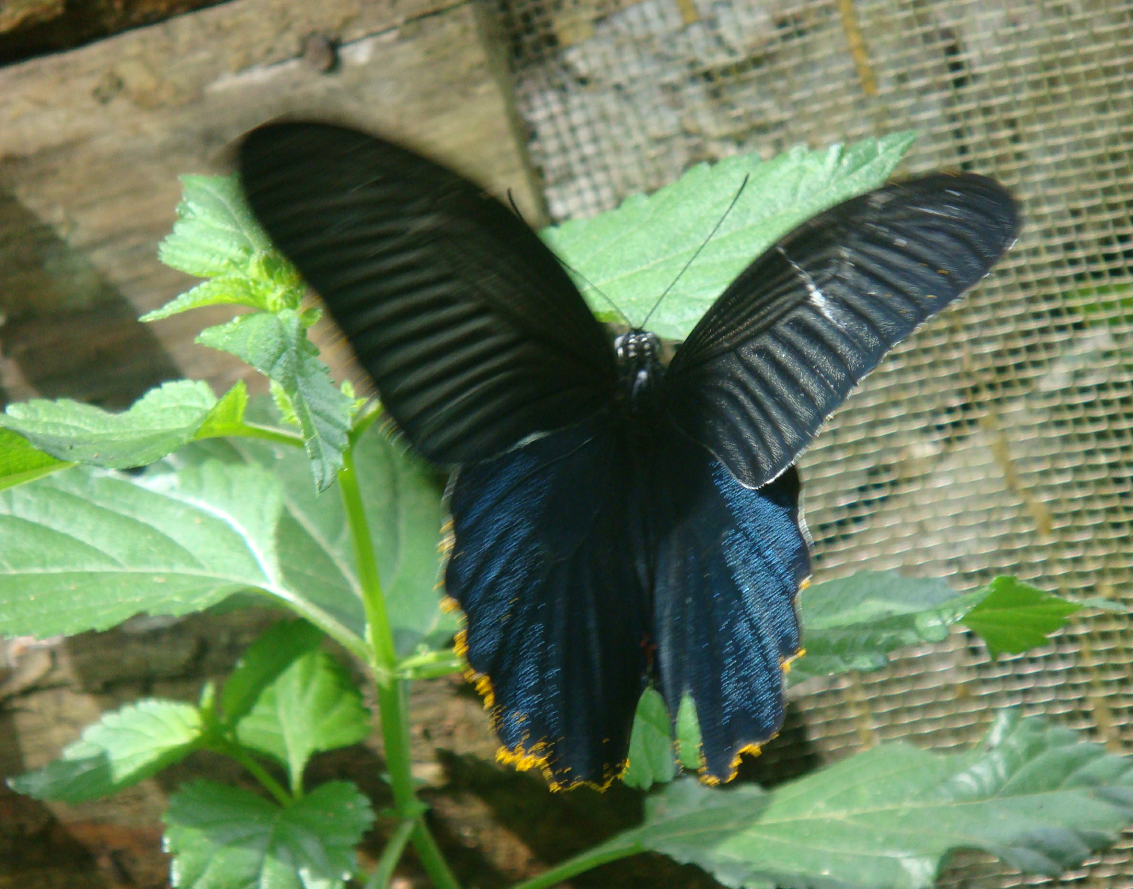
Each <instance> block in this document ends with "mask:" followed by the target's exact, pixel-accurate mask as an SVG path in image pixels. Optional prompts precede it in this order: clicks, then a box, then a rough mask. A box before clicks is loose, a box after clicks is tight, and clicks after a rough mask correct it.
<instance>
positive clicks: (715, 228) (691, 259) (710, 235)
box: [641, 175, 749, 327]
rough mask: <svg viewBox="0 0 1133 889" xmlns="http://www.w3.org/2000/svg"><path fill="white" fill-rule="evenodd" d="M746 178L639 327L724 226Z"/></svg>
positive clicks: (645, 322) (651, 315) (646, 320)
mask: <svg viewBox="0 0 1133 889" xmlns="http://www.w3.org/2000/svg"><path fill="white" fill-rule="evenodd" d="M748 178H749V177H748V176H747V175H745V176H744V181H743V182H741V183H740V187H739V188H737V189H736V195H735V197H733V198H732V203H730V204H728V209H727V210H725V211H724V213H723V215H722V216H721V217H720V219H719V220H717V222H716V225H715V226H713V228H712V231H710V232H709V233H708V237H707V238H705V239H704V240H703V241H702V242H701V244H700V246H699V247H697V248H696V252H695V253H694V254H692V256H691V257H689V260H688V262H686V263H685V264H684V268H682V269H681V270H680V271H679V272H678V273H677V276H676V277H675V278H673V281H672V283H671V284H670V285H669V286H668V287H666V288H665V292H664V293H662V294H661V295H660V296H659V297H657V302H655V303H653V308H651V309H650V310H649V314H648V315H646V316H645V319H644V320H643V321H642V322H641V327H645V325H646V324H648V323H649V319H650V318H652V317H653V313H654V312H656V311H657V307H658V306H659V305H661V300H663V299H664V298H665V297H666V296H668V295H669V291H670V290H672V289H673V288H674V287H676V286H677V282H678V281H679V280H680V279H681V276H682V275H684V273H685V272H687V271H688V268H689V266H690V265H692V264H693V263H694V262H696V257H698V256H700V251H701V250H703V249H704V248H705V247H707V246H708V242H709V241H711V240H712V238H713V237H714V236H715V235H716V232H718V231H719V230H720V226H722V225H723V224H724V220H725V219H727V218H728V214H729V213H731V212H732V208H734V207H735V206H736V201H738V200H739V199H740V195H741V194H743V193H744V189H745V188H746V187H747V180H748Z"/></svg>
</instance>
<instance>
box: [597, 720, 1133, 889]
mask: <svg viewBox="0 0 1133 889" xmlns="http://www.w3.org/2000/svg"><path fill="white" fill-rule="evenodd" d="M1130 821H1133V759H1130V758H1129V757H1122V756H1114V755H1112V754H1109V753H1107V752H1106V750H1105V748H1104V747H1102V746H1100V745H1097V744H1087V743H1082V742H1081V741H1080V740H1079V737H1078V735H1077V734H1076V733H1075V732H1072V731H1070V730H1068V729H1063V728H1056V727H1051V726H1049V725H1047V724H1045V723H1043V722H1042V721H1041V720H1036V719H1022V718H1020V716H1019V714H1018V713H1017V712H1015V711H1007V712H1001V713H1000V714H998V716H997V717H996V720H995V723H994V724H993V726H992V728H991V730H990V732H989V733H988V737H987V740H986V741H985V743H984V744H983V745H981V746H980V747H979V748H978V749H976V750H973V751H971V752H968V753H961V754H940V753H933V752H930V751H926V750H920V749H918V748H916V747H913V746H911V745H908V744H904V743H896V744H883V745H881V746H879V747H876V748H874V749H872V750H867V751H865V752H864V753H860V754H858V755H856V756H851V757H849V758H847V759H845V760H843V761H842V762H840V763H837V764H836V765H833V766H830V767H828V768H825V769H822V770H820V771H818V772H815V773H813V774H811V775H808V776H806V777H805V778H802V779H799V780H797V781H792V782H789V783H787V784H783V785H781V786H779V787H777V788H776V789H775V790H773V791H769V792H766V793H765V792H763V791H760V790H759V789H758V788H754V787H750V786H747V787H739V788H737V789H735V790H724V791H719V790H713V789H709V788H705V787H702V786H700V785H697V784H696V783H695V782H694V781H692V780H691V779H684V780H682V781H680V782H677V783H676V784H673V785H670V786H669V787H667V788H666V789H665V790H664V791H663V792H662V793H661V794H660V795H658V796H657V797H655V798H654V802H653V803H652V804H651V805H650V807H649V809H648V811H647V814H646V821H645V824H644V825H643V826H642V827H641V828H638V829H637V830H634V831H630V832H628V833H627V834H623V835H622V836H620V837H615V838H614V839H613V840H611V841H609V843H607V844H605V845H604V846H602V847H600V848H599V849H598V850H595V854H600V853H601V852H602V851H604V850H609V849H616V848H623V849H651V850H653V851H656V852H662V853H664V854H666V855H669V856H671V857H673V858H675V859H677V860H678V861H682V862H689V863H692V864H697V865H699V866H700V867H702V868H704V869H705V870H707V871H709V872H710V873H712V874H713V875H714V876H715V877H716V878H717V879H718V880H720V881H721V882H723V883H724V884H725V885H727V886H741V885H743V886H774V885H778V886H782V887H814V889H857V887H862V889H929V887H931V886H932V885H933V883H934V881H935V879H936V876H937V874H938V873H939V872H940V869H941V866H942V864H943V862H944V860H945V859H946V857H947V855H948V854H949V853H950V852H951V851H953V850H955V849H961V848H974V849H983V850H986V851H988V852H991V853H993V854H995V855H997V856H999V857H1001V858H1003V859H1004V860H1005V861H1006V862H1007V863H1008V864H1010V865H1012V866H1014V867H1018V868H1021V869H1025V870H1026V871H1027V872H1030V873H1040V874H1046V875H1053V874H1056V873H1058V872H1059V871H1061V870H1064V869H1066V868H1070V867H1076V866H1077V865H1079V864H1080V863H1081V862H1082V861H1083V860H1084V859H1085V858H1086V857H1088V856H1089V855H1090V854H1091V853H1092V852H1094V851H1097V850H1099V849H1103V848H1105V847H1106V846H1108V845H1110V844H1111V843H1113V842H1114V841H1115V840H1116V839H1117V837H1118V836H1119V834H1120V832H1121V830H1122V829H1123V828H1124V827H1125V826H1126V825H1128V824H1129V823H1130Z"/></svg>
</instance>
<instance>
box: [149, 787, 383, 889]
mask: <svg viewBox="0 0 1133 889" xmlns="http://www.w3.org/2000/svg"><path fill="white" fill-rule="evenodd" d="M163 820H164V821H165V824H166V831H165V845H166V849H167V850H168V851H169V852H170V853H172V855H173V856H174V858H173V865H172V868H171V878H172V883H173V885H174V886H176V887H178V889H229V887H231V889H249V887H262V889H268V887H270V889H339V887H342V886H343V884H344V881H345V880H347V879H348V878H350V877H351V876H353V874H354V873H355V870H356V868H357V861H356V859H355V853H354V847H355V846H356V845H357V844H358V843H359V842H360V841H361V839H362V835H363V834H364V833H365V832H366V830H367V829H368V828H369V827H370V825H371V824H372V823H373V821H374V814H373V811H372V810H371V808H370V803H369V801H368V800H367V799H366V797H364V796H363V795H362V794H361V793H360V792H359V790H358V788H357V787H355V786H354V785H353V784H350V783H347V782H344V781H334V782H331V783H329V784H323V785H321V786H320V787H318V788H316V789H315V790H313V791H312V792H311V793H309V794H307V795H306V796H304V797H302V798H301V799H298V800H296V801H295V802H294V803H292V804H291V805H290V806H288V807H287V808H281V807H280V806H278V805H277V804H276V803H274V802H271V801H269V800H266V799H264V798H262V797H259V796H256V795H255V794H253V793H250V792H249V791H247V790H241V789H239V788H236V787H226V786H224V785H222V784H214V783H212V782H209V781H195V782H193V783H192V784H190V785H188V786H187V787H184V788H182V789H181V790H179V791H178V792H177V793H175V794H174V795H173V796H172V797H170V799H169V809H168V810H167V811H166V813H165V816H164V819H163Z"/></svg>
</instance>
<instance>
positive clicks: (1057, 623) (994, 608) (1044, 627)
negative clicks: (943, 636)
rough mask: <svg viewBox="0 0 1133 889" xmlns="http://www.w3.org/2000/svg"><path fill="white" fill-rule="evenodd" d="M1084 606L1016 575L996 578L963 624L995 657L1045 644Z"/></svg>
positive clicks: (965, 617) (966, 616)
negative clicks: (1055, 594) (981, 640)
mask: <svg viewBox="0 0 1133 889" xmlns="http://www.w3.org/2000/svg"><path fill="white" fill-rule="evenodd" d="M1081 607H1082V606H1081V605H1079V604H1077V603H1076V602H1068V601H1067V600H1065V599H1060V598H1059V597H1058V596H1052V595H1050V594H1048V593H1044V592H1043V591H1042V590H1040V589H1036V588H1035V587H1033V586H1030V585H1029V584H1025V583H1023V582H1022V581H1019V580H1016V579H1015V578H1014V577H997V578H995V580H993V581H992V582H991V583H989V584H988V585H987V595H986V597H984V598H983V601H981V602H980V603H979V604H978V605H976V607H975V608H973V609H972V610H971V611H969V612H968V613H967V614H966V615H965V616H964V625H965V626H967V628H968V629H969V630H971V631H972V632H973V633H975V634H976V635H977V636H979V637H980V638H981V639H983V640H984V642H985V643H986V644H987V650H988V651H989V652H990V653H991V656H992V657H993V658H996V657H999V655H1001V654H1005V653H1006V654H1019V653H1021V652H1024V651H1027V650H1029V649H1031V648H1037V647H1039V646H1041V645H1045V644H1046V643H1047V642H1048V641H1049V638H1048V637H1049V636H1050V634H1051V633H1054V632H1056V631H1057V630H1060V629H1062V628H1063V627H1064V626H1066V618H1068V617H1069V616H1070V615H1071V614H1073V613H1074V612H1076V611H1078V610H1079V609H1080V608H1081Z"/></svg>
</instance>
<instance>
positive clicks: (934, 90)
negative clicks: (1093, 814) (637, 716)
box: [502, 0, 1133, 887]
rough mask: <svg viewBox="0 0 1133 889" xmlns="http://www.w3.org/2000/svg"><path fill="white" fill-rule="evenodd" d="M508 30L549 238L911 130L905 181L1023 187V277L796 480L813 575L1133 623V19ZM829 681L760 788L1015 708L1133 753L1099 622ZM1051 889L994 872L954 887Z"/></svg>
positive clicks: (653, 0) (1123, 848) (697, 19)
mask: <svg viewBox="0 0 1133 889" xmlns="http://www.w3.org/2000/svg"><path fill="white" fill-rule="evenodd" d="M502 15H503V19H504V22H505V26H506V28H507V32H508V34H509V36H510V39H511V51H512V58H513V63H514V73H515V78H516V80H515V86H516V94H517V101H518V104H519V110H520V113H521V115H522V116H523V117H524V119H525V120H526V122H527V124H528V126H529V131H530V134H531V137H532V138H531V143H530V151H531V156H532V159H533V161H534V162H535V164H536V165H537V167H538V168H539V169H540V170H541V173H542V176H543V181H544V185H545V193H546V197H547V202H548V207H549V210H550V212H551V215H552V216H553V217H554V218H555V219H556V220H560V219H564V218H568V217H578V216H586V215H593V214H595V213H598V212H600V211H602V210H605V209H609V208H611V207H614V206H616V205H617V204H618V203H619V202H620V201H621V200H622V199H623V198H625V197H627V196H629V195H630V194H633V193H635V192H639V191H650V190H653V189H656V188H658V187H660V186H662V185H664V184H666V183H668V182H670V181H672V180H673V179H675V178H677V177H678V176H679V175H680V173H681V172H682V171H684V170H685V169H687V168H688V167H689V166H691V165H692V164H694V163H696V162H699V161H704V160H708V161H711V160H715V159H718V158H721V157H724V156H727V155H730V154H735V153H738V152H744V151H752V150H756V151H759V152H760V153H761V154H762V155H764V156H766V157H769V156H771V155H772V154H775V153H777V152H779V151H781V150H783V149H785V148H787V147H789V146H791V145H795V144H799V143H805V144H808V145H810V146H812V147H820V146H824V145H826V144H829V143H831V142H834V141H849V140H854V139H858V138H861V137H864V136H870V135H882V134H884V133H888V132H892V131H895V130H902V129H915V130H917V131H919V133H920V138H919V139H918V141H917V142H916V143H915V145H914V148H913V151H912V152H911V154H910V156H909V158H908V160H907V161H906V166H905V171H906V172H916V171H921V170H928V169H932V168H937V167H949V168H954V169H955V168H961V169H970V170H974V171H978V172H982V173H987V174H990V175H993V176H995V177H997V178H998V179H1000V180H1001V181H1003V182H1004V183H1005V184H1007V185H1008V186H1009V187H1011V188H1012V189H1013V190H1014V191H1015V192H1016V194H1017V195H1018V196H1019V197H1020V198H1021V199H1022V201H1023V205H1024V214H1025V227H1024V229H1023V233H1022V236H1021V238H1020V240H1019V242H1018V244H1017V245H1016V246H1015V248H1014V249H1013V250H1012V251H1011V252H1010V254H1009V255H1008V257H1007V259H1006V260H1005V261H1004V262H1003V263H1002V264H1001V265H1000V266H999V268H998V269H997V271H996V272H995V273H994V274H993V276H992V277H991V278H989V279H987V280H986V281H985V282H984V284H983V285H982V286H981V287H979V288H978V289H977V290H976V291H975V292H974V293H972V294H970V295H969V296H968V297H967V298H966V299H965V300H964V301H963V303H962V305H960V306H959V307H957V308H955V309H953V310H951V311H949V312H947V313H945V315H944V316H943V317H941V318H938V319H936V320H935V321H934V322H932V323H931V324H930V325H929V326H927V327H926V328H924V329H923V330H921V331H920V332H919V333H918V334H916V335H915V336H914V337H912V338H911V339H910V341H908V342H907V343H905V344H904V345H903V346H902V347H900V348H899V349H897V350H896V352H895V353H894V354H893V355H892V356H890V358H889V359H888V360H887V361H886V362H885V363H884V364H883V366H882V367H881V368H880V369H879V370H878V371H877V372H875V373H874V374H873V375H872V376H871V377H870V378H869V379H868V380H867V381H866V383H865V385H864V386H863V387H862V389H861V390H860V391H859V392H858V393H857V394H855V395H854V396H853V397H852V398H851V399H850V401H849V402H848V403H847V405H846V406H845V407H843V409H842V410H841V411H840V412H839V413H838V414H837V415H836V416H835V418H834V420H833V421H832V422H831V423H830V424H829V425H828V427H827V428H826V429H825V430H824V431H823V433H822V434H821V436H820V437H819V439H818V441H817V443H816V444H815V445H814V446H813V447H812V448H811V450H810V451H809V452H808V453H807V454H806V455H805V456H804V458H803V460H802V464H801V468H802V472H803V478H804V484H805V500H806V507H807V515H808V519H809V523H810V528H811V531H812V533H813V535H814V539H815V556H816V565H815V567H816V575H817V576H818V578H819V579H821V578H825V577H833V576H838V575H843V574H846V573H850V572H852V571H856V570H862V569H865V568H870V569H880V568H898V569H902V570H904V571H906V572H908V573H913V574H917V575H921V576H941V577H948V578H950V582H951V583H952V584H953V585H954V586H956V587H959V588H971V587H974V586H976V585H978V584H980V583H982V582H985V581H987V580H989V579H990V578H991V577H993V576H995V575H996V574H999V573H1013V574H1017V575H1019V576H1020V577H1022V578H1024V579H1026V580H1029V581H1032V582H1034V583H1035V584H1037V585H1039V586H1041V587H1044V588H1046V589H1049V590H1052V591H1058V592H1060V593H1062V594H1063V595H1068V596H1071V597H1075V596H1077V597H1083V596H1093V595H1101V596H1106V597H1110V598H1115V599H1119V600H1121V601H1123V602H1125V603H1129V602H1130V600H1131V599H1133V591H1131V586H1130V582H1131V581H1133V570H1131V569H1133V546H1131V545H1130V544H1131V540H1130V529H1131V518H1133V500H1131V496H1130V494H1131V492H1130V485H1131V483H1130V479H1131V476H1133V348H1131V343H1130V336H1131V333H1133V277H1131V265H1133V240H1131V239H1133V224H1131V222H1130V204H1131V201H1133V152H1131V150H1130V149H1131V148H1133V4H1130V3H1128V2H1119V0H1068V2H1041V0H1040V2H1035V3H1027V4H1023V3H1011V2H997V0H933V2H929V0H823V2H816V0H802V2H796V3H772V2H764V0H711V2H710V0H642V2H624V0H622V2H618V0H612V2H593V0H504V5H503V7H502ZM804 595H805V593H804ZM809 686H810V687H809V688H806V689H804V692H805V694H803V695H801V696H800V697H798V698H797V702H796V706H795V707H794V708H793V710H792V714H793V716H792V719H793V720H794V724H791V723H789V725H788V727H787V730H786V731H785V732H784V736H783V737H784V739H786V740H785V742H784V743H779V744H773V745H771V748H770V749H769V750H768V752H767V754H766V755H765V757H762V758H761V759H762V760H764V762H763V764H762V766H761V774H762V775H765V776H773V775H774V774H775V771H776V769H778V770H779V771H780V773H781V774H788V773H793V772H797V770H798V762H797V761H798V760H800V759H801V758H804V757H809V758H810V759H811V760H813V758H814V757H815V755H816V754H817V756H818V758H820V759H822V758H829V757H832V756H833V757H840V756H843V755H845V754H846V753H848V752H850V751H851V750H853V749H855V748H860V747H862V746H867V745H871V744H874V743H877V742H879V741H883V740H890V739H895V738H910V739H911V740H914V741H915V742H917V743H922V744H931V745H933V746H935V747H938V748H948V747H952V746H958V745H964V746H967V745H969V744H971V743H973V742H974V741H975V740H977V739H978V738H979V737H980V736H981V735H982V733H983V732H984V730H985V729H986V727H987V725H988V724H989V722H990V720H991V717H992V715H993V714H994V712H995V711H996V710H998V709H1000V708H1002V707H1004V706H1006V705H1020V706H1022V707H1023V708H1024V709H1025V711H1027V712H1028V713H1035V714H1044V715H1046V716H1048V717H1049V718H1051V719H1053V720H1056V721H1059V722H1062V723H1064V724H1067V725H1070V726H1072V727H1074V728H1077V729H1080V730H1084V731H1086V732H1088V733H1089V734H1090V735H1091V736H1092V737H1093V738H1094V739H1096V740H1100V741H1102V742H1104V743H1105V744H1107V745H1109V746H1110V747H1111V748H1113V749H1128V747H1130V746H1131V745H1133V626H1131V625H1130V622H1129V620H1128V619H1127V617H1126V616H1125V615H1122V614H1107V615H1104V616H1098V617H1092V618H1083V619H1082V620H1080V621H1078V622H1077V623H1076V624H1075V625H1074V627H1073V629H1070V630H1068V631H1065V632H1063V633H1062V634H1061V635H1060V636H1059V637H1058V638H1057V639H1056V641H1055V643H1054V644H1053V645H1051V646H1049V647H1047V648H1045V649H1042V650H1040V651H1039V652H1038V653H1037V654H1035V655H1033V656H1020V657H1013V658H1004V659H1002V660H1000V661H999V662H992V661H991V660H990V659H989V657H988V656H987V653H986V650H985V649H984V648H983V647H982V645H981V644H978V643H975V642H973V641H972V640H971V639H969V638H967V637H966V636H964V635H963V634H962V633H954V634H953V636H952V637H951V639H950V642H949V643H947V644H945V645H943V646H937V647H934V648H933V649H932V650H929V649H926V650H924V651H922V652H919V653H914V654H912V655H909V656H906V657H903V658H901V659H900V660H899V661H898V662H897V663H895V664H893V665H892V666H891V667H890V668H889V669H887V670H884V671H882V672H879V673H874V674H868V675H862V676H848V677H839V678H837V679H833V680H830V681H828V682H826V683H825V684H817V683H814V682H813V681H812V683H810V684H809ZM793 760H794V762H793ZM1131 847H1133V837H1131V836H1130V835H1129V834H1127V835H1126V840H1125V842H1124V843H1123V844H1119V845H1118V846H1117V847H1116V848H1115V849H1113V850H1111V851H1110V852H1109V853H1107V854H1106V855H1105V856H1103V857H1101V858H1100V859H1094V860H1092V861H1091V862H1090V863H1089V864H1088V865H1087V866H1086V867H1084V868H1083V869H1081V870H1080V871H1076V872H1074V873H1072V874H1069V875H1067V876H1065V877H1064V878H1063V879H1062V880H1061V882H1059V883H1058V885H1067V886H1069V885H1074V886H1081V885H1090V886H1107V887H1133V876H1131V874H1133V863H1131V857H1133V856H1131V851H1130V850H1131ZM1036 882H1037V883H1043V884H1046V883H1047V882H1048V881H1045V880H1035V879H1033V878H1023V877H1020V876H1019V875H1018V874H1015V873H1014V872H1012V871H1010V870H1009V869H1007V868H1006V867H1005V866H1003V865H1000V864H998V863H997V862H994V861H993V860H992V859H990V858H986V859H985V858H982V857H979V856H975V855H965V856H961V857H958V858H957V859H956V860H955V862H954V864H953V865H952V867H951V868H950V869H949V871H948V873H947V874H946V876H945V877H944V878H943V880H942V884H943V885H948V886H959V885H964V886H980V887H983V886H1015V885H1021V884H1024V883H1026V884H1028V885H1030V884H1032V883H1036Z"/></svg>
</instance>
